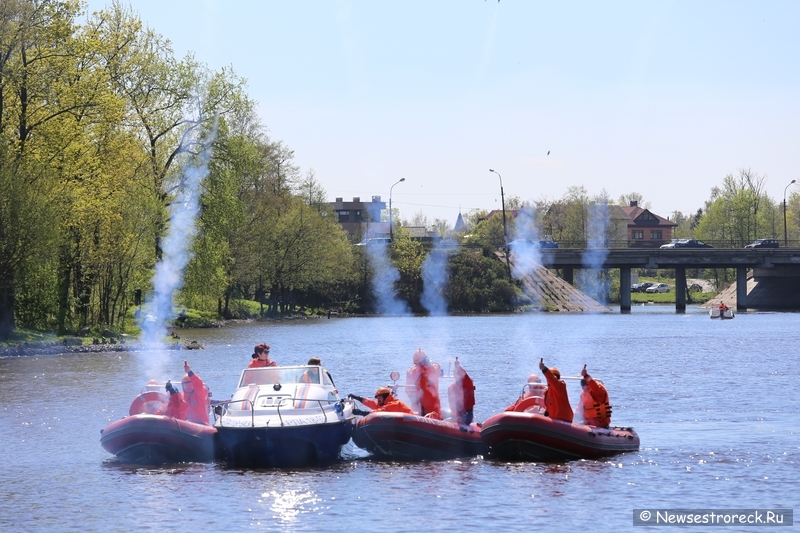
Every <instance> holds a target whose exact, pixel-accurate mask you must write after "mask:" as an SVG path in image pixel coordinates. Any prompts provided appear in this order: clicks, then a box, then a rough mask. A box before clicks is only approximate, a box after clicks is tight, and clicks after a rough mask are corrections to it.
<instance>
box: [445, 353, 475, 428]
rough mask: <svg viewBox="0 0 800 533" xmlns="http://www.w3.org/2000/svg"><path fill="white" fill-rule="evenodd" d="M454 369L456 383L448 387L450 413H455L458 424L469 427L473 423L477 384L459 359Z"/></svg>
mask: <svg viewBox="0 0 800 533" xmlns="http://www.w3.org/2000/svg"><path fill="white" fill-rule="evenodd" d="M453 367H454V371H453V376H454V377H455V381H454V382H453V383H451V384H450V386H449V387H447V399H448V400H449V402H450V412H451V413H453V416H454V417H455V419H456V422H458V423H459V424H462V425H465V426H468V425H470V424H471V423H472V409H473V408H474V407H475V384H474V383H473V382H472V378H471V377H469V374H467V371H466V370H464V368H463V367H462V366H461V364H460V363H459V362H458V357H456V361H455V363H454V364H453Z"/></svg>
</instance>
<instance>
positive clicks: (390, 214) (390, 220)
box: [389, 178, 406, 242]
mask: <svg viewBox="0 0 800 533" xmlns="http://www.w3.org/2000/svg"><path fill="white" fill-rule="evenodd" d="M402 181H406V179H405V178H400V181H398V182H397V183H400V182H402ZM397 183H395V184H394V185H397ZM394 185H392V186H391V187H389V240H390V241H391V242H394V228H393V227H392V189H394Z"/></svg>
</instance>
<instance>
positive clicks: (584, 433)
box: [481, 411, 639, 461]
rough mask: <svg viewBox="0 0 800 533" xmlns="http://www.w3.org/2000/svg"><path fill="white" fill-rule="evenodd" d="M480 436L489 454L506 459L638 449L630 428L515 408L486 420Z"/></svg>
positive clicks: (588, 456)
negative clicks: (567, 419) (588, 423)
mask: <svg viewBox="0 0 800 533" xmlns="http://www.w3.org/2000/svg"><path fill="white" fill-rule="evenodd" d="M481 439H483V442H484V443H485V444H486V447H487V450H488V454H489V456H491V457H495V458H497V459H502V460H509V461H565V460H570V459H591V458H595V457H603V456H607V455H615V454H618V453H624V452H633V451H636V450H638V449H639V435H637V434H636V432H635V431H634V430H633V429H632V428H621V427H611V428H598V427H593V426H582V425H577V424H570V423H568V422H563V421H561V420H553V419H551V418H549V417H546V416H542V415H540V414H534V413H529V412H515V411H506V412H503V413H500V414H496V415H494V416H492V417H490V418H489V419H488V420H486V422H484V423H483V427H482V429H481Z"/></svg>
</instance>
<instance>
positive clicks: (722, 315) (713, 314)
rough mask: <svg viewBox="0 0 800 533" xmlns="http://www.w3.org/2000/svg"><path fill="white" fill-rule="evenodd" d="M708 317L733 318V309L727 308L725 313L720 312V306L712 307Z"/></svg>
mask: <svg viewBox="0 0 800 533" xmlns="http://www.w3.org/2000/svg"><path fill="white" fill-rule="evenodd" d="M708 316H709V317H710V318H721V319H726V318H733V316H734V315H733V309H731V308H730V307H726V308H725V310H724V311H720V308H719V306H718V305H712V306H711V308H710V309H709V310H708Z"/></svg>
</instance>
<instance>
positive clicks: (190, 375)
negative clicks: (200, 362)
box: [157, 361, 209, 426]
mask: <svg viewBox="0 0 800 533" xmlns="http://www.w3.org/2000/svg"><path fill="white" fill-rule="evenodd" d="M183 369H184V370H185V371H186V375H185V376H183V379H182V380H181V387H182V388H183V392H182V393H180V392H178V391H177V389H175V386H174V385H173V384H172V383H171V382H169V381H167V385H166V387H165V389H166V390H167V392H169V403H167V405H166V406H164V407H162V408H161V409H159V411H158V413H157V414H160V415H165V416H171V417H173V418H177V419H178V420H186V421H187V422H194V423H195V424H203V425H206V426H207V425H209V424H208V406H209V393H208V390H207V389H206V386H205V384H204V383H203V380H202V379H200V376H198V375H197V374H195V373H194V372H192V369H191V368H190V367H189V362H188V361H184V362H183ZM162 411H163V412H162Z"/></svg>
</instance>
